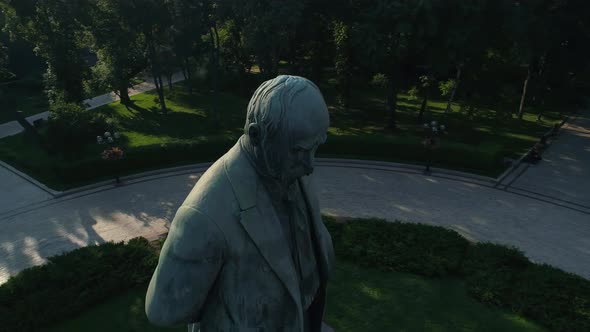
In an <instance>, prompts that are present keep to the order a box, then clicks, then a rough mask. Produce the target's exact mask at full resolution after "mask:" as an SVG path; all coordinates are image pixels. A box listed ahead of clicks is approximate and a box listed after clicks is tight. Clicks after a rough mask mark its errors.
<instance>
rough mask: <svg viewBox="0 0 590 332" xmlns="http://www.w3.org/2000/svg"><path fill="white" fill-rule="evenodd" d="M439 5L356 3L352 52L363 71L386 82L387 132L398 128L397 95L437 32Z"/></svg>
mask: <svg viewBox="0 0 590 332" xmlns="http://www.w3.org/2000/svg"><path fill="white" fill-rule="evenodd" d="M441 4H442V2H439V1H436V0H428V1H417V2H414V1H399V0H398V1H388V0H379V1H372V2H365V1H358V2H355V4H354V5H353V12H356V13H359V14H358V15H357V21H356V22H355V23H354V26H353V28H352V36H353V40H354V42H353V44H354V48H355V49H356V50H357V51H359V52H360V53H361V54H360V55H359V58H360V59H362V60H363V62H364V65H365V67H367V68H370V69H371V70H372V71H373V72H377V73H382V74H383V75H384V76H385V78H386V80H385V82H386V86H387V87H386V103H387V110H388V121H387V128H388V129H391V130H394V129H396V128H397V119H396V118H397V116H396V107H397V93H398V91H399V90H400V89H401V88H402V87H403V86H405V85H407V83H408V80H409V78H410V76H411V75H412V74H413V73H414V72H415V68H416V66H417V65H419V64H423V63H424V62H425V61H424V55H423V54H424V52H425V50H426V48H427V46H428V45H429V44H430V43H432V40H433V39H434V37H435V33H436V29H437V19H436V15H435V13H436V12H437V10H438V7H439V6H440V5H441Z"/></svg>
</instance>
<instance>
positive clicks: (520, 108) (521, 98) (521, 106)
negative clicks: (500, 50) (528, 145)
mask: <svg viewBox="0 0 590 332" xmlns="http://www.w3.org/2000/svg"><path fill="white" fill-rule="evenodd" d="M530 79H531V65H529V67H528V69H527V74H526V79H525V80H524V86H523V87H522V96H521V97H520V107H519V108H518V119H519V120H522V116H523V111H524V99H525V98H526V91H527V87H528V85H529V80H530Z"/></svg>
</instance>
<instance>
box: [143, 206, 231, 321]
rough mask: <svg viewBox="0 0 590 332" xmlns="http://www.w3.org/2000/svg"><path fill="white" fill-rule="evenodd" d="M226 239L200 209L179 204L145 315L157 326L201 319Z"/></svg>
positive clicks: (162, 252)
mask: <svg viewBox="0 0 590 332" xmlns="http://www.w3.org/2000/svg"><path fill="white" fill-rule="evenodd" d="M225 248H226V240H225V237H224V235H223V233H222V231H221V230H220V229H219V227H218V226H217V224H216V223H215V222H214V221H213V220H212V219H211V218H209V217H208V216H207V215H205V214H204V213H202V212H200V211H199V210H197V209H195V208H192V207H187V206H181V207H180V209H178V212H177V213H176V216H175V217H174V220H173V221H172V226H171V227H170V231H169V233H168V238H167V239H166V242H165V243H164V246H163V248H162V251H161V253H160V259H159V261H158V266H157V267H156V270H155V272H154V275H153V276H152V279H151V281H150V284H149V287H148V290H147V294H146V301H145V311H146V314H147V317H148V319H149V320H150V321H151V322H152V323H154V324H156V325H159V326H174V325H179V324H185V323H193V322H197V321H199V320H200V316H201V309H202V306H203V303H204V302H205V300H206V298H207V294H208V293H209V289H210V288H211V287H212V285H213V283H214V281H215V279H216V278H217V275H218V273H219V271H220V270H221V267H222V265H223V259H224V251H225Z"/></svg>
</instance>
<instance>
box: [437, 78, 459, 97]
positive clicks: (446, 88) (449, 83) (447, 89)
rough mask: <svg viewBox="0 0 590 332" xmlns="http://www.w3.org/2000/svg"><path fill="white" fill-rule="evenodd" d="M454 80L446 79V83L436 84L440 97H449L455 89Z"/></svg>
mask: <svg viewBox="0 0 590 332" xmlns="http://www.w3.org/2000/svg"><path fill="white" fill-rule="evenodd" d="M455 82H456V81H455V80H454V79H448V80H446V81H441V82H439V83H438V89H439V90H440V95H441V96H443V97H447V96H450V95H451V92H452V91H453V88H454V87H455Z"/></svg>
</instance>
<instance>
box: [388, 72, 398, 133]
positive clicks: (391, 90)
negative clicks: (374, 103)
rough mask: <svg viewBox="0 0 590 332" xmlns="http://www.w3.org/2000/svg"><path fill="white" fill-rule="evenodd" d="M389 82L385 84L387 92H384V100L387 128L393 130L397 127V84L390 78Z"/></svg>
mask: <svg viewBox="0 0 590 332" xmlns="http://www.w3.org/2000/svg"><path fill="white" fill-rule="evenodd" d="M389 80H390V83H388V85H387V92H386V101H387V115H388V119H387V129H389V130H395V129H397V114H396V107H397V86H396V85H395V84H394V83H392V82H391V78H390V79H389Z"/></svg>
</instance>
